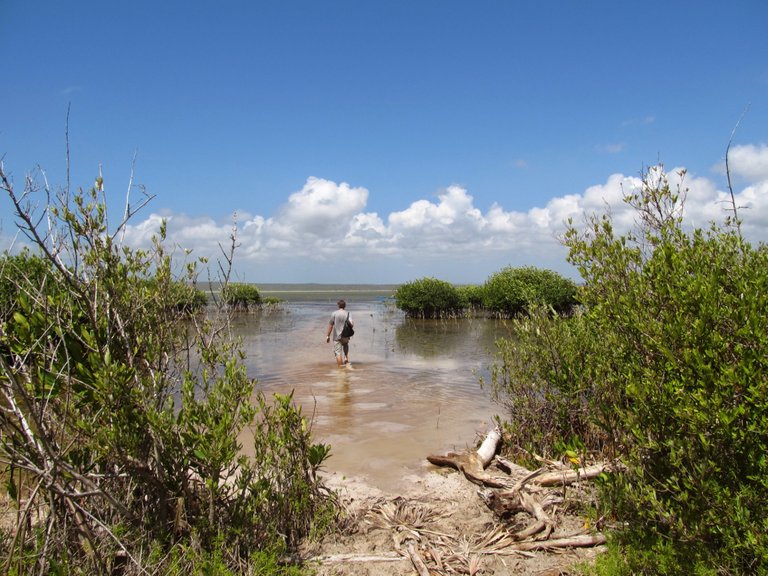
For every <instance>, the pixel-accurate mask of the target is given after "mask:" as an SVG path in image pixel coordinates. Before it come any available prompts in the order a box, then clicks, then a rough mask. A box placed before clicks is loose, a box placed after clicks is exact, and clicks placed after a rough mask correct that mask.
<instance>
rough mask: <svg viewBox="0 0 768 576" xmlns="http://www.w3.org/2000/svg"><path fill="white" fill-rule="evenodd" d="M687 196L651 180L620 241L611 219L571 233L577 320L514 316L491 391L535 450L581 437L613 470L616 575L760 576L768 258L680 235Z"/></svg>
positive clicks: (632, 198)
mask: <svg viewBox="0 0 768 576" xmlns="http://www.w3.org/2000/svg"><path fill="white" fill-rule="evenodd" d="M684 200H685V195H684V191H682V190H680V189H672V187H671V186H670V185H669V181H668V178H667V175H666V174H665V173H664V172H663V171H662V170H661V169H660V168H657V169H653V170H650V171H649V172H648V173H646V174H645V175H644V178H643V182H642V187H641V188H640V189H638V190H636V191H633V192H632V193H630V194H628V195H627V197H626V198H625V201H626V202H627V203H628V205H629V206H630V207H631V208H633V209H634V211H635V215H636V218H635V221H636V222H637V224H636V226H635V228H634V229H633V230H632V231H630V232H629V233H627V234H623V235H620V234H617V233H616V232H615V230H614V226H613V221H612V218H611V216H610V214H605V215H593V216H589V217H588V219H587V223H586V226H585V227H582V228H577V227H575V226H573V225H571V226H570V227H569V228H568V230H567V233H566V235H565V238H564V241H565V243H566V245H567V247H568V248H569V261H570V262H571V263H572V264H574V265H576V266H577V267H578V269H579V272H580V273H581V275H582V277H583V279H584V281H585V284H584V286H583V288H582V289H581V290H580V294H579V298H580V301H581V303H582V305H583V306H582V310H581V311H580V313H578V314H576V315H575V316H574V317H571V318H550V317H547V316H540V317H535V318H534V317H531V318H528V319H526V320H525V322H527V324H525V323H523V324H521V325H520V327H519V329H518V335H521V334H522V335H523V336H524V337H523V338H519V339H517V340H508V341H505V342H504V343H503V347H504V352H503V355H501V356H500V359H501V361H500V366H499V367H498V371H497V373H496V374H497V375H496V377H497V380H496V385H498V388H497V389H496V391H497V392H498V393H499V394H500V395H501V396H504V395H508V398H507V402H508V403H510V405H512V406H518V405H519V401H518V400H517V399H516V398H515V395H516V394H518V393H519V392H520V391H521V390H524V389H526V388H527V387H528V386H529V385H531V386H533V387H534V392H531V393H530V395H531V396H532V398H531V399H530V400H529V401H528V402H529V403H536V402H538V403H544V404H543V406H544V408H545V410H541V411H540V412H539V413H538V416H532V415H529V418H530V420H529V421H528V422H527V424H528V425H529V426H532V427H537V426H538V427H539V432H538V433H537V436H535V437H532V438H530V440H531V441H532V443H533V444H534V445H535V446H536V445H538V447H540V448H541V447H542V446H544V445H548V448H549V450H551V451H555V450H556V448H557V446H558V444H559V445H560V446H563V445H567V444H568V443H570V444H571V445H574V444H576V443H577V442H576V440H578V442H579V443H580V444H581V445H582V446H583V447H584V449H585V450H599V451H602V453H603V454H604V455H606V454H607V455H609V456H618V457H620V458H621V459H622V461H623V462H624V463H625V464H626V466H627V471H626V473H623V474H616V475H612V476H611V477H610V478H609V479H608V480H607V482H606V483H605V484H604V492H603V494H602V497H603V499H602V503H601V505H602V506H603V507H604V508H605V514H606V515H607V516H608V517H609V518H614V519H616V520H618V521H619V522H618V523H617V525H620V526H622V528H621V529H620V530H618V532H617V533H616V534H615V536H616V540H615V541H616V542H617V543H618V545H619V549H618V550H620V552H618V553H615V554H613V555H612V556H610V561H611V562H613V563H614V564H613V565H614V567H615V566H620V567H621V568H620V571H619V572H620V573H623V574H651V573H653V574H681V573H699V574H765V573H766V572H768V536H766V535H767V534H768V520H767V519H768V458H766V454H768V425H766V423H767V422H768V322H766V320H765V318H766V313H765V311H766V310H768V249H766V247H765V246H764V245H759V246H757V247H754V246H752V245H750V244H749V243H747V242H745V241H744V240H743V239H742V238H741V236H740V234H739V229H738V227H737V226H734V225H732V224H733V221H726V223H725V225H724V226H722V227H721V226H717V225H714V224H713V225H711V226H710V227H709V228H706V229H699V228H696V229H690V228H687V227H686V226H685V225H684V223H683V210H684ZM734 211H735V207H734ZM526 360H530V362H527V361H526ZM513 416H515V417H517V416H516V415H515V414H513ZM571 418H573V422H571ZM551 422H555V423H556V425H554V426H552V425H551ZM548 426H549V428H548ZM596 431H597V432H596ZM550 432H551V433H550ZM536 443H538V444H536ZM614 550H617V549H614Z"/></svg>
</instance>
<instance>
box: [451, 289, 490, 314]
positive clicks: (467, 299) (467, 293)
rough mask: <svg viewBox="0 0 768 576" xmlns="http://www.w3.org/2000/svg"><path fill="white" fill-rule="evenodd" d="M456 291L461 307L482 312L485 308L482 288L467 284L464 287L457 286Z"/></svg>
mask: <svg viewBox="0 0 768 576" xmlns="http://www.w3.org/2000/svg"><path fill="white" fill-rule="evenodd" d="M456 290H457V291H458V293H459V301H460V302H461V307H462V308H465V309H469V310H480V309H482V307H483V293H484V289H483V287H482V286H477V285H476V284H467V285H463V286H457V287H456Z"/></svg>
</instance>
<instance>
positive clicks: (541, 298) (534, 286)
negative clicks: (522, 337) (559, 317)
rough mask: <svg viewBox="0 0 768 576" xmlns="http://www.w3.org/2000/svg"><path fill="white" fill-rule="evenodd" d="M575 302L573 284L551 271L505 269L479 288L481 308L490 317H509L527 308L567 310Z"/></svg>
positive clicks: (528, 267)
mask: <svg viewBox="0 0 768 576" xmlns="http://www.w3.org/2000/svg"><path fill="white" fill-rule="evenodd" d="M575 303H576V284H575V283H574V282H573V281H572V280H569V279H567V278H564V277H563V276H561V275H559V274H558V273H557V272H553V271H552V270H545V269H540V268H534V267H532V266H525V267H522V268H513V267H512V266H507V267H506V268H503V269H502V270H500V271H499V272H496V273H494V274H492V275H491V276H490V277H489V278H488V280H486V282H485V284H484V285H483V306H484V307H485V308H486V309H487V310H488V311H489V312H491V313H492V314H495V315H497V316H501V317H505V318H511V317H513V316H517V315H518V314H522V313H524V312H527V310H528V308H530V307H531V306H544V307H548V308H552V309H553V310H554V311H555V312H558V313H561V314H562V313H565V312H568V311H570V309H571V308H572V307H573V305H574V304H575Z"/></svg>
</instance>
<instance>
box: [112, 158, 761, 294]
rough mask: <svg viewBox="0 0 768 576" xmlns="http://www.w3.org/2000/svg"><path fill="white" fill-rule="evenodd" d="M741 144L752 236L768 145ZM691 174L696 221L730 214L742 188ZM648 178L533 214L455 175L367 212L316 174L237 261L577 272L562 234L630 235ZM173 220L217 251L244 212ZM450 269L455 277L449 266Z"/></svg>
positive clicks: (741, 204)
mask: <svg viewBox="0 0 768 576" xmlns="http://www.w3.org/2000/svg"><path fill="white" fill-rule="evenodd" d="M734 152H735V155H734V156H733V159H734V160H733V166H734V169H738V171H739V174H740V175H742V176H744V177H747V176H750V177H754V178H755V180H753V181H751V182H750V183H749V185H747V186H745V187H743V188H742V189H741V190H739V191H738V192H737V194H736V204H737V206H738V209H739V215H740V217H741V218H742V220H743V222H744V224H743V226H742V230H743V231H744V233H745V234H746V235H747V237H748V238H749V239H750V240H752V241H760V240H764V239H765V238H766V231H768V168H767V167H766V165H767V164H768V148H766V147H765V146H761V147H754V146H741V147H737V148H735V149H734ZM681 173H682V170H681V169H680V168H673V169H671V170H668V171H667V175H668V177H669V180H670V185H671V186H672V187H673V188H675V187H677V186H680V188H681V189H682V190H685V191H686V203H685V211H686V212H685V213H686V219H687V220H688V221H689V222H690V223H691V224H693V225H695V226H698V227H706V226H708V224H709V222H711V221H717V222H722V221H723V219H724V217H725V216H726V215H727V214H728V213H729V210H731V207H732V204H731V202H730V194H729V193H728V192H727V191H724V190H722V189H719V188H718V186H717V185H716V184H715V183H714V182H713V181H712V180H710V179H708V178H704V177H699V176H696V175H691V174H687V175H685V177H684V178H681V176H680V174H681ZM640 185H641V181H640V179H639V178H638V177H634V176H626V175H623V174H612V175H610V176H609V177H608V178H607V179H606V181H605V182H603V183H602V184H596V185H594V186H590V187H589V188H587V189H586V190H584V192H583V193H581V194H569V195H566V196H561V197H556V198H552V199H551V200H550V201H549V202H547V203H546V205H544V206H535V207H532V208H530V209H529V210H528V211H527V212H521V211H508V210H505V209H504V207H503V206H502V205H501V204H499V203H494V204H493V205H492V206H491V207H490V208H489V209H488V210H487V211H486V212H485V213H483V212H482V211H481V210H480V209H478V208H477V207H476V206H475V201H474V198H473V197H472V196H471V195H470V194H469V192H468V191H467V190H466V189H465V188H463V187H461V186H457V185H452V186H448V187H447V188H445V189H444V190H441V191H440V192H439V193H438V194H437V195H436V198H435V199H433V200H427V199H419V200H416V201H414V202H412V203H411V204H410V205H409V206H406V207H405V208H403V209H402V210H398V211H393V212H392V213H390V214H388V215H385V216H380V215H379V214H376V213H373V212H366V211H365V208H366V205H367V202H368V195H369V192H368V190H366V189H365V188H361V187H352V186H350V185H349V184H347V183H341V184H338V183H335V182H332V181H329V180H323V179H321V178H309V179H308V180H307V181H306V183H305V184H304V186H303V187H302V188H301V190H299V191H298V192H295V193H293V194H291V195H290V196H289V197H288V199H287V201H286V203H285V204H284V205H283V206H282V208H281V209H279V210H278V211H277V212H276V213H275V215H273V216H262V215H251V214H249V213H248V212H246V211H241V212H239V213H238V215H237V238H238V243H239V248H238V250H237V252H236V255H235V262H236V268H238V269H239V270H240V272H239V274H241V275H242V276H244V277H245V279H251V278H250V277H251V276H252V275H253V274H254V272H253V271H254V270H258V271H259V273H258V274H259V277H258V279H257V278H253V280H254V281H320V282H324V281H329V282H340V281H391V282H399V281H403V280H406V279H408V278H411V277H415V276H426V275H441V274H442V276H441V277H444V278H445V279H446V280H450V281H454V282H461V281H470V282H481V281H483V280H484V279H485V277H486V276H487V275H488V274H490V273H492V272H494V271H496V270H498V269H500V268H501V267H502V266H505V265H508V264H511V265H526V264H532V265H539V266H542V267H550V268H554V269H558V270H559V271H560V272H562V273H566V274H571V275H572V274H573V271H572V270H571V269H570V267H569V266H568V265H567V263H566V262H565V256H566V251H565V248H564V247H562V246H561V245H560V244H559V242H558V240H557V238H558V237H559V236H560V235H561V234H562V232H563V231H564V228H565V223H566V222H567V221H568V219H569V218H570V219H572V220H573V223H574V224H575V225H580V224H581V223H582V222H583V218H584V215H585V214H596V213H597V214H601V213H604V212H606V211H610V213H611V215H612V217H613V222H614V227H615V228H616V230H617V232H619V233H623V232H625V231H627V230H628V229H629V228H630V227H631V226H632V225H633V224H634V222H635V218H636V215H635V213H634V212H633V211H632V210H631V209H630V208H629V207H628V206H626V205H625V204H624V202H623V198H624V197H625V196H626V195H627V194H628V193H630V192H632V191H633V190H635V189H637V188H638V187H639V186H640ZM160 219H161V216H160V215H158V214H151V215H150V216H149V217H148V218H146V219H145V220H144V221H139V222H137V223H135V224H133V225H131V226H129V228H128V230H127V235H126V238H127V239H128V241H129V242H130V243H131V244H132V245H136V246H146V245H147V244H148V243H149V239H150V237H151V236H152V234H155V233H156V232H157V230H158V229H159V226H160ZM167 221H168V238H169V241H170V242H172V243H174V244H176V245H178V246H181V247H183V248H191V249H193V254H194V255H196V256H208V257H210V258H216V257H218V256H220V255H221V247H222V246H223V247H225V248H226V247H227V246H228V245H229V236H230V234H231V233H232V228H233V221H228V222H216V221H214V220H212V219H210V218H190V217H187V216H185V215H183V214H171V215H169V216H167ZM448 270H452V271H453V272H452V273H453V274H454V277H449V276H446V275H445V274H446V271H448ZM470 274H471V275H472V277H469V275H470ZM478 274H479V275H480V276H479V277H478ZM265 276H266V277H267V279H266V280H265V279H264V278H265ZM385 278H386V279H385Z"/></svg>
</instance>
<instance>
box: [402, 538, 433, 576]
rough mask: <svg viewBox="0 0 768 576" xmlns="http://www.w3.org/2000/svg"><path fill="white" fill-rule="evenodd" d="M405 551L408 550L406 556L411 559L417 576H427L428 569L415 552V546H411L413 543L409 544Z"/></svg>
mask: <svg viewBox="0 0 768 576" xmlns="http://www.w3.org/2000/svg"><path fill="white" fill-rule="evenodd" d="M406 549H407V550H408V556H409V557H410V559H411V563H412V564H413V567H414V568H415V569H416V572H418V573H419V576H429V568H427V565H426V564H425V563H424V560H423V559H422V558H421V555H420V554H419V553H418V551H417V550H416V546H414V545H413V542H409V543H408V546H407V547H406Z"/></svg>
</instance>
